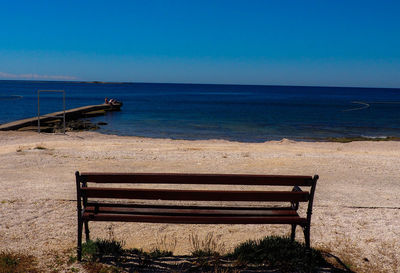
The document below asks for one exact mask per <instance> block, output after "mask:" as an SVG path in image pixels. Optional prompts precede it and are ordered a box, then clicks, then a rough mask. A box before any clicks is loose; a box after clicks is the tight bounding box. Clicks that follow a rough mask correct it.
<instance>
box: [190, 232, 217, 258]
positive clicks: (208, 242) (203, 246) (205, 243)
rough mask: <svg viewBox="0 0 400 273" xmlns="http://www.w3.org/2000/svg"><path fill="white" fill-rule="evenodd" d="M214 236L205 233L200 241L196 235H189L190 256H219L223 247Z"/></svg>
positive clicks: (210, 233)
mask: <svg viewBox="0 0 400 273" xmlns="http://www.w3.org/2000/svg"><path fill="white" fill-rule="evenodd" d="M218 239H219V238H217V237H216V236H214V234H213V233H212V232H209V233H207V235H206V237H205V238H204V239H200V238H199V236H198V235H197V234H191V235H189V242H190V245H191V248H192V251H191V253H192V256H194V257H211V256H220V253H221V252H224V250H225V245H224V244H223V243H219V242H218V241H219V240H218Z"/></svg>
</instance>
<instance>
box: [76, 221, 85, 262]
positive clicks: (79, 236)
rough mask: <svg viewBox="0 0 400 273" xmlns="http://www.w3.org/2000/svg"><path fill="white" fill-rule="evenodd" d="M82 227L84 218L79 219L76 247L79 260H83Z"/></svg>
mask: <svg viewBox="0 0 400 273" xmlns="http://www.w3.org/2000/svg"><path fill="white" fill-rule="evenodd" d="M82 228H83V222H82V220H78V247H77V249H76V250H77V258H78V261H81V260H82Z"/></svg>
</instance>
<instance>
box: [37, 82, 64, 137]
mask: <svg viewBox="0 0 400 273" xmlns="http://www.w3.org/2000/svg"><path fill="white" fill-rule="evenodd" d="M42 92H56V93H62V95H63V115H62V118H63V133H64V134H65V90H38V91H37V94H38V114H37V117H38V133H39V134H40V117H51V118H60V116H59V115H57V116H51V115H46V114H45V115H40V93H42Z"/></svg>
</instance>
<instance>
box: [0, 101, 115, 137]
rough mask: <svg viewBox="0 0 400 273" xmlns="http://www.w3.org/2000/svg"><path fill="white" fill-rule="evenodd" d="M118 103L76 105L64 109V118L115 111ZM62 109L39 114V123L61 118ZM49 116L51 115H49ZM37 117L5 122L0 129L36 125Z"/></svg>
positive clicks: (76, 117)
mask: <svg viewBox="0 0 400 273" xmlns="http://www.w3.org/2000/svg"><path fill="white" fill-rule="evenodd" d="M120 107H121V106H120V105H110V104H100V105H88V106H83V107H78V108H74V109H70V110H65V119H66V120H75V119H79V118H84V117H87V116H93V115H101V114H102V111H103V112H106V111H116V110H119V109H120ZM63 114H64V111H60V112H55V113H49V114H45V115H43V116H40V123H41V124H45V123H49V122H52V121H55V120H60V119H62V118H63ZM50 116H51V117H50ZM37 123H38V117H37V116H36V117H32V118H27V119H21V120H16V121H13V122H9V123H5V124H1V125H0V131H7V130H18V129H21V128H24V127H30V126H37Z"/></svg>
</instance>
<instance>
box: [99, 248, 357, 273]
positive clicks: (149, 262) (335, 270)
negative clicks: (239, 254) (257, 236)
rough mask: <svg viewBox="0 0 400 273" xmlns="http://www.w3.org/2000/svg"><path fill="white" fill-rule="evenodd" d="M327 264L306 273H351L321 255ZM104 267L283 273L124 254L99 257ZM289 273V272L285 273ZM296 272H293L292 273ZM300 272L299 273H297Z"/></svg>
mask: <svg viewBox="0 0 400 273" xmlns="http://www.w3.org/2000/svg"><path fill="white" fill-rule="evenodd" d="M323 256H324V257H325V258H326V260H327V264H326V265H325V266H324V267H319V268H317V269H313V270H311V271H310V272H317V273H329V272H331V273H354V272H353V271H351V270H350V269H349V268H347V266H346V265H345V264H344V263H343V262H342V261H341V260H340V259H339V258H338V257H336V256H334V255H333V254H330V253H327V252H326V253H323ZM100 263H101V264H103V265H106V266H113V267H116V268H118V270H119V271H118V272H145V273H147V272H155V273H158V272H171V273H172V272H174V273H177V272H223V273H228V272H232V273H233V272H235V273H238V272H241V273H255V272H266V273H284V272H288V271H285V270H283V271H282V270H280V269H278V268H276V267H270V266H265V265H246V266H243V265H242V266H240V265H237V264H236V263H235V261H233V260H229V259H226V258H224V257H193V256H188V255H176V256H171V257H158V258H151V257H149V256H145V255H139V254H132V253H124V254H123V255H121V256H120V257H118V258H116V257H111V256H106V257H103V258H102V259H101V261H100ZM289 272H293V271H289ZM295 272H297V271H295ZM301 272H302V271H301Z"/></svg>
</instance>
